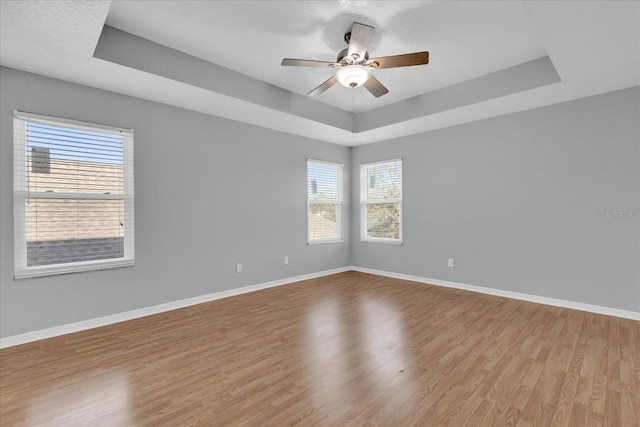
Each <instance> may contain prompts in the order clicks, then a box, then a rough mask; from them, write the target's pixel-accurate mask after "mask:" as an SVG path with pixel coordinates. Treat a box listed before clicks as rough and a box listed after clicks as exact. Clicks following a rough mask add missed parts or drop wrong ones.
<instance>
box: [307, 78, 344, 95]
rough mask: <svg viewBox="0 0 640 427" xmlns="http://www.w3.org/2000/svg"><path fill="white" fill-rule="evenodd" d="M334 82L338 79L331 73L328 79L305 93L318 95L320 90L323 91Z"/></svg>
mask: <svg viewBox="0 0 640 427" xmlns="http://www.w3.org/2000/svg"><path fill="white" fill-rule="evenodd" d="M336 83H338V79H337V78H336V76H335V75H333V76H331V77H329V79H328V80H327V81H325V82H324V83H322V84H321V85H320V86H318V87H317V88H315V89H314V90H312V91H311V92H309V93H308V94H307V95H309V96H316V95H320V94H321V93H322V92H324V91H325V90H327V89H329V88H330V87H331V86H333V85H334V84H336Z"/></svg>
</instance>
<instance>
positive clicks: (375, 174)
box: [360, 159, 402, 244]
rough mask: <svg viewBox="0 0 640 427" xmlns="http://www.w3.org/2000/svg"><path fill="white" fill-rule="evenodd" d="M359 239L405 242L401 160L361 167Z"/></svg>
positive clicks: (365, 240)
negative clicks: (403, 239) (403, 238)
mask: <svg viewBox="0 0 640 427" xmlns="http://www.w3.org/2000/svg"><path fill="white" fill-rule="evenodd" d="M360 240H361V241H364V242H382V243H395V244H400V243H402V160H401V159H397V160H390V161H384V162H377V163H368V164H362V165H360Z"/></svg>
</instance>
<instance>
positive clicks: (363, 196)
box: [360, 158, 404, 245]
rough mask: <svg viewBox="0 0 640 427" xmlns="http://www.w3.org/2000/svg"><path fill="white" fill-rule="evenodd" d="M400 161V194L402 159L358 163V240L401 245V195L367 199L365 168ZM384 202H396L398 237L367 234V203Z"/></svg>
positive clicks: (402, 173) (376, 203) (401, 186)
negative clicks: (394, 197)
mask: <svg viewBox="0 0 640 427" xmlns="http://www.w3.org/2000/svg"><path fill="white" fill-rule="evenodd" d="M396 162H400V168H401V171H400V188H401V189H402V192H401V194H402V193H403V192H404V189H403V185H404V184H403V181H404V177H403V175H404V168H403V164H402V163H403V162H402V159H401V158H400V159H391V160H383V161H379V162H372V163H361V164H360V241H361V242H365V243H386V244H390V245H402V228H403V225H402V223H403V221H402V197H401V198H399V199H376V200H368V199H367V185H368V184H367V169H368V168H370V167H373V166H379V165H383V164H386V163H396ZM385 203H389V204H391V203H397V204H398V206H399V208H398V215H399V218H398V222H399V237H398V238H397V239H393V238H387V237H370V236H368V235H367V228H368V226H367V207H368V205H378V204H385Z"/></svg>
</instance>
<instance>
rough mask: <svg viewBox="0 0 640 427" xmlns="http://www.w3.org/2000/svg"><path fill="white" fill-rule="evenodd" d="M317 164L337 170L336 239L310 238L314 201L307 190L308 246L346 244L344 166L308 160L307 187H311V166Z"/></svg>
mask: <svg viewBox="0 0 640 427" xmlns="http://www.w3.org/2000/svg"><path fill="white" fill-rule="evenodd" d="M310 164H317V165H321V166H329V167H332V168H334V169H335V170H336V180H337V182H336V197H337V200H336V202H335V205H336V233H337V236H336V237H330V238H324V239H314V240H311V238H310V237H309V236H310V231H311V230H310V227H309V225H310V220H309V216H310V213H311V204H312V200H311V198H309V189H308V188H307V244H308V245H318V244H323V243H341V242H344V230H343V219H342V214H343V205H344V202H343V186H344V179H343V178H344V165H343V164H340V163H333V162H327V161H324V160H314V159H307V178H306V179H307V185H309V165H310ZM322 204H333V203H322Z"/></svg>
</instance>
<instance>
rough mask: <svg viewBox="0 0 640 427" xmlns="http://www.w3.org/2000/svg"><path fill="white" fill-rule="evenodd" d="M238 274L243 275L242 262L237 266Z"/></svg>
mask: <svg viewBox="0 0 640 427" xmlns="http://www.w3.org/2000/svg"><path fill="white" fill-rule="evenodd" d="M236 273H242V263H241V262H239V263H237V264H236Z"/></svg>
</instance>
